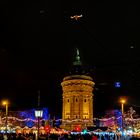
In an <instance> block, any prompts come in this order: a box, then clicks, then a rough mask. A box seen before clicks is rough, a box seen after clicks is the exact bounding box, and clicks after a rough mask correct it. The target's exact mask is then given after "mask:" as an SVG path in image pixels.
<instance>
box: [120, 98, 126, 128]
mask: <svg viewBox="0 0 140 140" xmlns="http://www.w3.org/2000/svg"><path fill="white" fill-rule="evenodd" d="M120 103H121V111H122V129H123V115H124V104H125V103H126V100H125V99H123V98H122V99H121V100H120Z"/></svg>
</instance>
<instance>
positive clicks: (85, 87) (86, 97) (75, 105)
mask: <svg viewBox="0 0 140 140" xmlns="http://www.w3.org/2000/svg"><path fill="white" fill-rule="evenodd" d="M73 66H74V72H72V73H71V74H70V75H68V76H66V77H64V78H63V81H62V83H61V85H62V90H63V94H62V98H63V105H62V125H61V127H62V128H66V129H69V130H72V129H76V128H78V127H79V128H80V129H83V128H85V127H87V126H93V87H94V84H95V83H94V82H93V79H92V77H90V76H89V75H87V74H86V73H83V72H81V71H80V70H81V68H82V63H81V61H80V56H79V50H78V49H77V54H76V60H75V61H74V62H73Z"/></svg>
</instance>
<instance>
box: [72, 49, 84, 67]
mask: <svg viewBox="0 0 140 140" xmlns="http://www.w3.org/2000/svg"><path fill="white" fill-rule="evenodd" d="M81 64H82V62H81V60H80V54H79V49H78V48H76V57H75V61H74V62H73V65H81Z"/></svg>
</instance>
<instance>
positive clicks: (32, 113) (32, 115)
mask: <svg viewBox="0 0 140 140" xmlns="http://www.w3.org/2000/svg"><path fill="white" fill-rule="evenodd" d="M35 110H36V109H31V110H27V111H21V112H19V116H20V117H21V118H24V119H25V118H30V119H32V120H35V119H36V117H35ZM42 110H43V117H42V119H44V120H48V108H42ZM25 125H26V126H28V127H33V126H34V125H35V123H34V122H33V121H31V120H30V121H26V122H25Z"/></svg>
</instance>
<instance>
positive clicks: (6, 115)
mask: <svg viewBox="0 0 140 140" xmlns="http://www.w3.org/2000/svg"><path fill="white" fill-rule="evenodd" d="M2 104H3V105H5V108H6V113H5V117H6V121H5V125H6V129H5V133H6V135H7V124H8V119H7V117H8V101H3V102H2Z"/></svg>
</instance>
